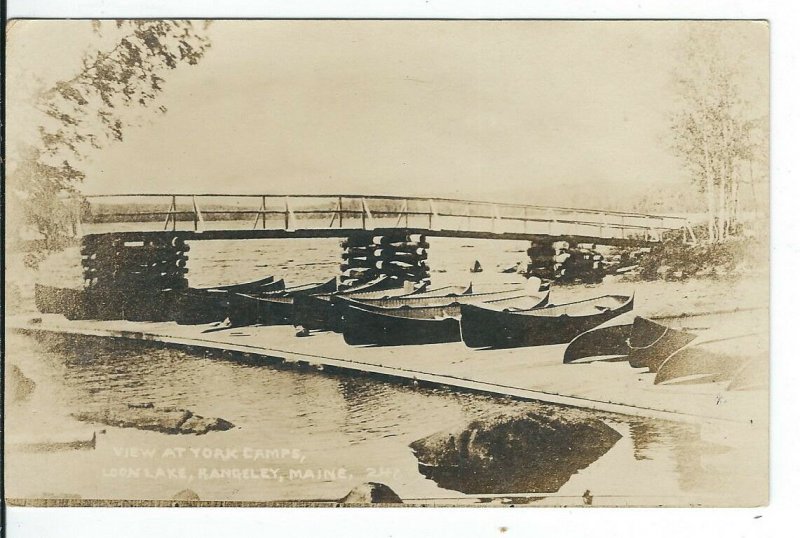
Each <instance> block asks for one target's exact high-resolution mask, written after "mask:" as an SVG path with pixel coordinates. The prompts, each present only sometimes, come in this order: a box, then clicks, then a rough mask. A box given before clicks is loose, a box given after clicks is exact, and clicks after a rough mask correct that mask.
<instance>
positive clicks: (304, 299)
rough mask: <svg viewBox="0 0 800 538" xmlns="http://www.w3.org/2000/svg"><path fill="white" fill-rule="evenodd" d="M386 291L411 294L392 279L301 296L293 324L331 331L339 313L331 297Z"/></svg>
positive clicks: (294, 304)
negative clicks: (333, 292)
mask: <svg viewBox="0 0 800 538" xmlns="http://www.w3.org/2000/svg"><path fill="white" fill-rule="evenodd" d="M372 291H386V292H387V293H411V292H408V291H404V290H403V282H402V281H400V280H394V279H390V278H385V277H384V278H378V279H376V280H374V281H372V282H369V283H367V284H365V285H363V286H358V287H355V288H351V289H349V290H343V291H339V292H337V293H336V294H331V293H326V294H320V295H301V296H299V297H296V298H295V300H294V303H293V306H292V317H291V319H292V324H293V325H297V326H302V327H304V328H306V329H309V330H321V331H329V330H332V329H334V328H335V327H336V326H337V324H338V318H339V316H338V313H337V310H336V306H335V305H334V303H333V301H332V300H331V297H334V296H345V297H346V296H356V295H357V294H359V293H368V292H372Z"/></svg>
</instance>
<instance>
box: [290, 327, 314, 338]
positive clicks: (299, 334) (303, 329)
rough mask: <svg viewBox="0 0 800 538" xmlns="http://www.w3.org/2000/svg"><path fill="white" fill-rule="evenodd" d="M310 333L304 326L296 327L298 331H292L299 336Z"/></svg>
mask: <svg viewBox="0 0 800 538" xmlns="http://www.w3.org/2000/svg"><path fill="white" fill-rule="evenodd" d="M310 334H311V333H310V332H309V330H308V329H306V328H305V327H300V329H298V331H297V332H296V333H294V335H295V336H300V337H303V336H309V335H310Z"/></svg>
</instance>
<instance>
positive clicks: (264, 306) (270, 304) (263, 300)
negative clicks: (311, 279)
mask: <svg viewBox="0 0 800 538" xmlns="http://www.w3.org/2000/svg"><path fill="white" fill-rule="evenodd" d="M334 291H336V279H335V278H334V279H331V280H329V281H327V282H324V283H322V284H314V285H305V286H297V287H294V288H287V289H286V290H285V291H283V292H275V293H270V294H264V295H261V296H256V295H248V294H241V293H235V294H231V296H230V308H229V310H228V319H229V320H230V322H231V325H232V326H235V327H241V326H245V325H289V324H291V323H292V312H293V309H294V301H295V300H296V299H297V298H298V297H301V296H304V295H313V294H317V293H331V292H334Z"/></svg>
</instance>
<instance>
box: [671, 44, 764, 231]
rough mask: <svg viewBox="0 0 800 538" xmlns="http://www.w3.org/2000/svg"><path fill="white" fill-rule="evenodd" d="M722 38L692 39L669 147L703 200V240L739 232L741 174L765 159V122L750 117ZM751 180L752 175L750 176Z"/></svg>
mask: <svg viewBox="0 0 800 538" xmlns="http://www.w3.org/2000/svg"><path fill="white" fill-rule="evenodd" d="M722 41H723V39H722V37H721V36H718V35H711V36H709V35H708V34H702V36H700V35H695V36H693V39H691V40H690V42H689V44H688V46H687V57H686V61H685V62H684V64H682V65H683V68H684V72H682V73H681V75H680V76H678V77H677V85H678V94H679V97H680V100H681V108H680V110H679V111H678V112H677V113H676V114H675V115H674V116H673V121H672V131H673V141H674V144H673V149H674V150H675V153H676V155H678V156H679V157H680V158H681V159H682V160H683V162H684V164H685V165H686V167H687V168H688V169H689V170H690V172H691V174H692V180H693V182H694V183H695V185H696V186H697V188H698V191H699V192H700V193H701V194H704V195H705V196H704V197H705V206H706V212H707V214H708V227H707V232H708V233H707V236H708V238H709V240H711V241H718V240H722V239H724V238H725V237H727V236H729V235H731V234H732V233H734V231H735V230H736V229H737V225H738V222H737V219H738V212H739V209H740V201H739V198H740V187H741V185H742V184H743V183H744V182H745V180H744V177H743V176H744V171H745V170H746V169H747V168H748V166H747V165H749V167H750V168H749V169H750V171H751V176H752V163H753V162H755V161H763V160H765V155H766V149H765V148H766V132H767V129H766V125H765V124H766V119H765V118H757V117H752V116H751V110H750V106H749V103H747V102H746V101H745V100H744V99H743V97H742V90H741V88H740V86H739V84H738V83H737V81H739V80H740V79H741V74H740V73H739V71H738V68H737V66H736V61H735V59H732V58H729V57H726V56H725V55H724V53H723V51H726V50H729V49H730V48H731V47H729V46H728V47H726V46H723V44H722ZM751 181H752V177H751Z"/></svg>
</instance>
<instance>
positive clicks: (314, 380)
mask: <svg viewBox="0 0 800 538" xmlns="http://www.w3.org/2000/svg"><path fill="white" fill-rule="evenodd" d="M5 44H6V63H5V73H4V77H5V89H6V100H5V103H4V105H5V112H4V113H5V129H6V131H5V132H6V137H5V156H6V157H5V163H4V166H5V168H6V174H5V203H4V218H5V224H6V226H5V237H4V267H5V272H4V275H5V281H4V297H5V301H4V304H3V313H4V337H3V341H4V346H5V356H4V361H3V366H4V387H5V391H4V428H3V433H4V450H3V465H4V469H3V472H4V489H5V499H4V500H5V502H6V503H7V504H8V505H9V506H26V507H100V506H146V507H287V506H291V507H315V508H316V507H347V506H351V507H473V508H479V507H488V508H497V509H503V508H509V507H515V508H523V509H524V508H528V507H532V508H533V507H571V508H574V507H586V508H588V507H618V508H624V507H650V508H655V507H681V508H686V507H736V508H745V507H763V506H766V505H768V504H769V502H770V344H771V342H770V291H771V286H770V261H771V250H770V23H769V22H767V21H764V20H463V19H461V20H455V19H453V20H420V19H417V20H413V19H405V20H399V19H398V20H390V19H369V20H368V19H261V20H255V19H251V20H244V19H208V20H201V19H161V18H158V19H133V18H127V19H115V20H112V19H74V20H68V19H49V20H47V19H15V20H11V21H9V22H7V26H6V43H5Z"/></svg>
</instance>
